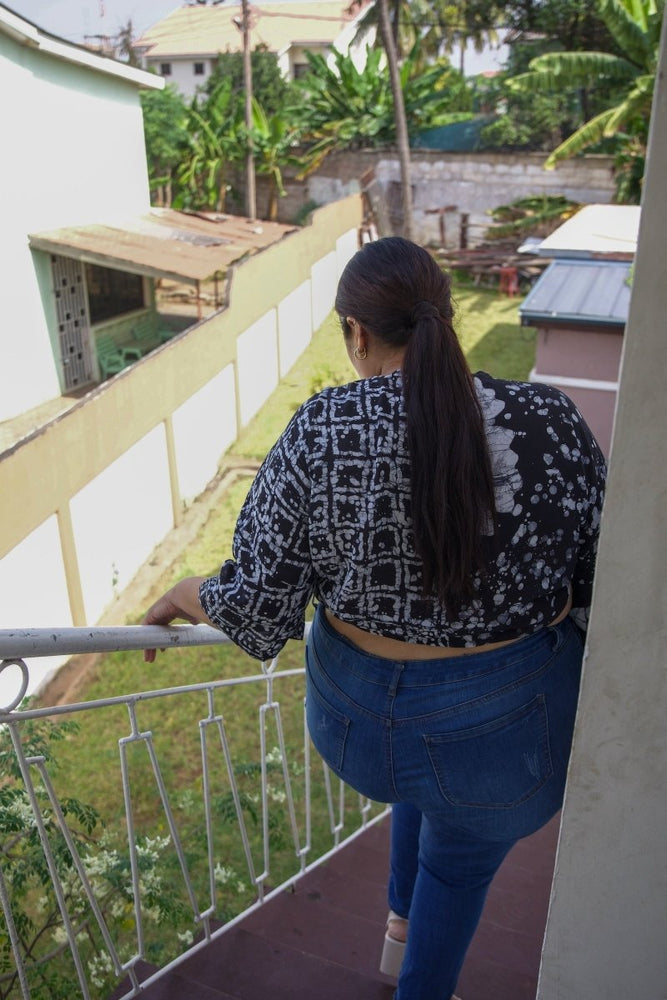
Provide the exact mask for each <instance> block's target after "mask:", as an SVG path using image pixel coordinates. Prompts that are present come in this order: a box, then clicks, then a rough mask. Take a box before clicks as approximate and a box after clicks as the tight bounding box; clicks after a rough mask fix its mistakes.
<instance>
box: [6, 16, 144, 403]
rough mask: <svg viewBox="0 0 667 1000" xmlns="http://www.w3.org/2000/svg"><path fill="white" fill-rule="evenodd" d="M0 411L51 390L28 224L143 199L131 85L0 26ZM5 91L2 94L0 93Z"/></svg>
mask: <svg viewBox="0 0 667 1000" xmlns="http://www.w3.org/2000/svg"><path fill="white" fill-rule="evenodd" d="M0 93H2V94H3V95H5V98H6V99H4V100H3V123H2V128H3V142H4V150H5V155H3V156H2V158H0V217H1V218H2V227H1V229H0V274H2V277H3V282H2V289H3V297H2V306H3V323H2V330H1V331H0V351H1V352H2V361H3V363H2V365H1V366H0V420H5V419H9V418H10V417H13V416H16V415H17V414H19V413H22V412H23V411H24V410H27V409H29V408H31V407H33V406H37V405H39V404H40V403H42V402H44V401H45V400H47V399H52V398H53V397H55V396H57V395H59V394H60V383H59V377H58V366H57V364H56V360H55V358H54V352H53V349H52V346H51V341H50V339H49V333H48V329H47V324H46V320H45V315H44V308H45V307H44V304H43V301H42V299H43V297H44V296H45V295H46V293H47V291H48V287H49V284H48V283H49V281H50V275H49V273H48V271H47V270H46V269H43V270H42V273H41V274H39V275H38V273H37V270H36V268H37V266H39V265H36V262H35V261H34V260H33V256H32V253H31V251H30V249H29V247H28V234H29V233H33V232H40V231H44V230H49V229H55V228H60V227H62V226H73V225H79V224H84V223H90V222H101V221H108V222H113V221H114V220H118V219H121V218H124V217H127V216H130V215H136V214H139V213H141V212H144V211H146V210H147V209H148V207H149V203H150V202H149V189H148V175H147V169H146V154H145V147H144V135H143V124H142V115H141V106H140V103H139V90H138V87H137V86H136V85H134V84H131V83H129V82H126V81H124V80H121V79H118V78H115V77H107V76H105V75H103V74H102V73H98V72H94V71H93V70H90V69H87V68H86V67H83V66H75V65H72V64H69V63H66V62H64V61H62V60H58V59H55V58H53V57H51V56H48V55H44V54H40V53H39V52H38V51H35V50H33V49H29V48H26V47H25V46H21V45H18V44H17V43H16V42H14V41H12V40H10V39H9V38H8V37H7V36H5V35H3V34H0ZM8 95H11V99H9V97H8Z"/></svg>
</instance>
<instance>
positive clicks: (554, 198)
mask: <svg viewBox="0 0 667 1000" xmlns="http://www.w3.org/2000/svg"><path fill="white" fill-rule="evenodd" d="M580 208H581V205H580V204H579V203H578V202H576V201H570V199H569V198H566V197H565V196H564V195H560V194H559V195H546V194H545V195H529V196H528V197H527V198H518V199H517V200H516V201H513V202H512V203H511V204H509V205H498V206H497V207H496V208H493V209H491V210H490V212H489V214H490V215H491V217H492V218H493V220H494V223H495V225H493V226H491V227H490V228H489V229H487V231H486V236H487V239H505V238H506V237H508V236H516V237H519V238H520V237H523V236H527V235H528V234H532V235H535V236H548V234H549V233H552V232H553V231H554V229H556V227H557V226H560V225H561V224H562V223H563V222H565V220H566V219H569V218H570V216H572V215H574V214H575V212H577V211H578V210H579V209H580Z"/></svg>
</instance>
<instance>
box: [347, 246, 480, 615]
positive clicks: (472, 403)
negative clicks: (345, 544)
mask: <svg viewBox="0 0 667 1000" xmlns="http://www.w3.org/2000/svg"><path fill="white" fill-rule="evenodd" d="M336 311H337V312H338V314H339V315H340V316H341V317H345V316H353V317H354V318H355V319H357V320H358V321H359V322H360V323H361V324H362V326H364V327H366V329H367V330H368V331H369V332H370V333H372V334H373V335H374V336H376V337H378V338H379V339H380V340H381V341H383V342H384V343H385V344H387V345H391V346H395V347H405V355H404V359H403V385H404V393H405V405H406V412H407V443H408V449H409V453H410V465H411V480H410V485H411V504H412V521H413V526H414V533H415V547H416V549H417V552H418V554H419V556H420V557H421V560H422V562H423V567H424V570H423V572H424V590H425V592H426V593H436V594H437V595H438V596H439V597H440V599H441V600H442V601H443V602H444V604H445V605H446V607H447V608H448V610H449V611H450V612H453V611H455V610H456V608H457V607H458V606H459V605H460V604H461V603H462V602H463V601H465V600H468V599H470V598H471V597H472V595H473V592H474V583H473V581H474V577H475V574H476V573H480V572H482V571H483V569H484V545H483V538H484V535H485V534H487V533H488V532H489V530H491V526H492V524H493V519H494V515H495V502H494V491H493V474H492V471H491V460H490V456H489V449H488V444H487V440H486V435H485V432H484V420H483V417H482V412H481V409H480V405H479V401H478V399H477V395H476V393H475V389H474V384H473V378H472V375H471V373H470V369H469V368H468V364H467V362H466V360H465V357H464V355H463V351H462V350H461V345H460V344H459V341H458V339H457V337H456V334H455V332H454V328H453V325H452V303H451V295H450V283H449V278H448V277H447V275H446V274H445V273H444V272H443V271H442V270H441V268H440V267H439V266H438V264H437V263H436V262H435V261H434V259H433V258H432V257H431V255H430V254H429V253H428V252H427V251H426V250H424V249H422V248H421V247H419V246H417V245H416V244H414V243H411V242H409V241H408V240H404V239H401V238H400V237H393V236H392V237H387V238H385V239H381V240H377V241H375V242H373V243H367V244H365V246H364V247H362V249H361V250H359V252H358V253H356V254H355V256H354V257H353V258H352V260H351V261H350V262H349V264H348V265H347V267H346V268H345V270H344V272H343V275H342V277H341V279H340V283H339V285H338V293H337V295H336Z"/></svg>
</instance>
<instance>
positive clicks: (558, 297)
mask: <svg viewBox="0 0 667 1000" xmlns="http://www.w3.org/2000/svg"><path fill="white" fill-rule="evenodd" d="M631 267H632V264H631V263H630V262H629V261H615V260H571V259H570V260H554V261H553V262H552V263H551V264H550V265H549V267H548V268H547V269H546V271H545V272H544V274H543V275H542V277H541V278H540V279H539V281H537V282H536V284H535V286H534V287H533V288H532V289H531V291H530V292H529V293H528V295H527V296H526V298H525V299H524V301H523V303H522V305H521V306H520V307H519V315H520V316H521V324H522V326H543V325H544V324H545V322H552V323H553V322H556V323H577V324H579V325H582V326H620V327H623V326H625V323H626V321H627V318H628V307H629V305H630V283H629V278H630V269H631Z"/></svg>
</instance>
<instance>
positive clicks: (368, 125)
mask: <svg viewBox="0 0 667 1000" xmlns="http://www.w3.org/2000/svg"><path fill="white" fill-rule="evenodd" d="M307 58H308V64H309V72H308V73H307V74H306V75H305V76H303V77H302V78H301V79H300V80H298V81H296V83H295V84H294V90H293V95H292V100H291V103H290V104H289V105H288V107H287V108H286V111H285V114H286V115H287V116H288V117H289V119H290V121H291V122H293V124H294V126H295V127H296V128H297V129H298V130H299V132H300V134H301V137H302V142H303V143H304V144H305V146H306V157H307V163H308V167H307V172H309V171H310V170H314V169H316V168H317V167H318V166H319V164H320V163H321V162H322V160H323V159H324V158H325V156H326V155H327V154H328V153H330V152H331V151H332V150H334V149H360V148H369V147H377V146H387V145H391V144H392V143H395V142H396V121H395V118H394V102H393V95H392V90H391V86H390V82H389V73H388V69H387V66H386V64H385V63H384V59H383V53H382V52H381V51H380V50H378V49H369V50H368V52H367V58H366V63H365V65H364V66H363V68H361V69H358V68H357V66H356V65H355V63H354V62H353V60H352V59H351V58H350V56H347V55H343V54H342V53H340V52H338V53H336V54H335V56H334V60H333V64H332V65H328V63H327V61H326V60H325V59H324V58H323V56H321V55H319V54H317V55H313V54H312V53H308V54H307ZM418 66H419V62H418V53H417V52H416V51H415V50H413V52H411V53H410V55H409V56H408V57H407V58H406V59H405V60H404V61H403V64H402V65H401V68H400V70H399V76H400V83H401V90H402V94H403V103H404V106H405V112H406V122H407V129H408V136H409V138H413V137H415V136H416V135H418V134H419V133H420V132H422V131H424V130H425V129H428V128H435V127H436V126H438V125H447V124H450V123H451V122H455V121H463V120H466V119H468V118H471V117H472V112H471V109H472V92H471V91H470V89H469V88H468V87H467V85H466V83H465V81H464V80H463V79H462V77H461V76H460V74H459V73H457V71H456V70H454V69H452V68H451V66H450V65H449V63H448V62H446V61H444V60H439V61H438V62H437V63H435V64H434V65H432V66H429V67H428V69H427V70H425V71H424V72H420V71H419V69H418Z"/></svg>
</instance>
